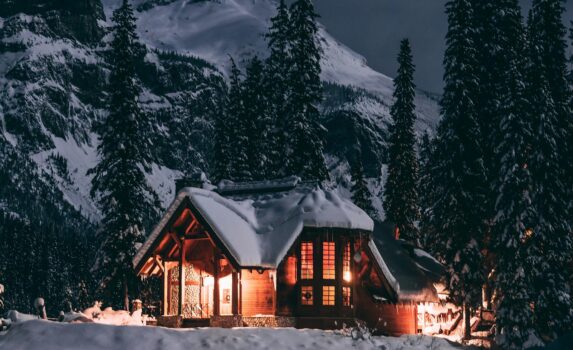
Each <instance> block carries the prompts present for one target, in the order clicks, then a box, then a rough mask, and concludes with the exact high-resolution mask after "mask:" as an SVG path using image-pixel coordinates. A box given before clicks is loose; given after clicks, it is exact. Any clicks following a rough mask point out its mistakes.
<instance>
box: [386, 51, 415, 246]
mask: <svg viewBox="0 0 573 350" xmlns="http://www.w3.org/2000/svg"><path fill="white" fill-rule="evenodd" d="M398 63H399V66H400V67H399V69H398V76H397V77H396V79H395V80H394V87H395V90H394V104H393V105H392V109H391V111H390V114H391V115H392V121H393V124H392V126H391V127H390V147H389V154H390V160H389V162H388V179H387V180H386V187H385V188H384V210H385V212H386V220H388V221H390V222H393V223H394V224H396V230H397V231H398V233H399V235H400V237H401V238H403V239H404V240H407V241H410V242H412V243H416V242H417V241H418V228H417V227H416V221H418V220H419V219H420V209H419V206H418V191H417V190H418V186H417V185H418V181H419V179H418V170H419V169H418V168H419V165H418V158H417V156H416V150H415V146H416V135H415V133H414V123H415V121H416V113H415V111H414V109H415V106H414V97H415V94H416V91H415V86H414V64H413V63H412V50H411V49H410V42H409V41H408V40H403V41H402V43H401V44H400V54H399V55H398Z"/></svg>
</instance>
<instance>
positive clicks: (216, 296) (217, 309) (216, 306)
mask: <svg viewBox="0 0 573 350" xmlns="http://www.w3.org/2000/svg"><path fill="white" fill-rule="evenodd" d="M219 259H220V256H219V252H218V250H217V248H215V255H214V262H213V263H214V270H213V271H214V272H213V280H214V285H213V316H220V315H221V306H220V302H221V295H220V292H219V270H220V266H219Z"/></svg>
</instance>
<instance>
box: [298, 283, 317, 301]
mask: <svg viewBox="0 0 573 350" xmlns="http://www.w3.org/2000/svg"><path fill="white" fill-rule="evenodd" d="M300 294H301V303H302V305H312V304H313V300H314V295H313V292H312V286H302V287H301V293H300Z"/></svg>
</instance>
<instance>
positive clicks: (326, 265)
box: [322, 242, 336, 280]
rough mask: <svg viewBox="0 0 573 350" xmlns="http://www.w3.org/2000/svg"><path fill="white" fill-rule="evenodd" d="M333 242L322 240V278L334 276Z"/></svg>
mask: <svg viewBox="0 0 573 350" xmlns="http://www.w3.org/2000/svg"><path fill="white" fill-rule="evenodd" d="M335 249H336V246H335V244H334V242H322V278H323V279H325V280H333V279H335V278H336V264H335V256H334V254H335Z"/></svg>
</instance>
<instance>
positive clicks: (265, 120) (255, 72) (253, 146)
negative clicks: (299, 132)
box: [243, 56, 275, 180]
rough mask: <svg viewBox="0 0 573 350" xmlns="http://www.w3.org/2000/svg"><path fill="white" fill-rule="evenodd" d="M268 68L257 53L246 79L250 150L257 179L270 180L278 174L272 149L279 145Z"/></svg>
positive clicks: (244, 99)
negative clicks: (267, 81)
mask: <svg viewBox="0 0 573 350" xmlns="http://www.w3.org/2000/svg"><path fill="white" fill-rule="evenodd" d="M264 69H265V67H264V64H263V62H262V61H261V60H260V59H259V58H258V57H256V56H255V57H254V58H253V59H252V60H251V61H250V62H249V65H248V66H247V76H246V78H245V81H244V82H243V101H244V102H243V104H244V105H243V107H244V111H245V115H244V117H243V118H244V121H243V122H244V123H245V128H244V131H245V132H246V133H247V134H246V137H247V140H248V143H247V151H246V153H247V159H248V163H249V168H250V169H251V174H252V179H253V180H263V179H269V178H273V177H274V175H275V174H273V171H272V170H273V169H272V167H273V164H274V163H273V161H272V160H271V151H272V150H273V146H275V144H274V136H275V133H274V132H273V127H274V125H273V124H274V123H273V119H272V117H271V113H270V110H269V106H270V105H269V103H268V99H267V94H266V93H265V91H264V83H265V75H264V73H265V72H264Z"/></svg>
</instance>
